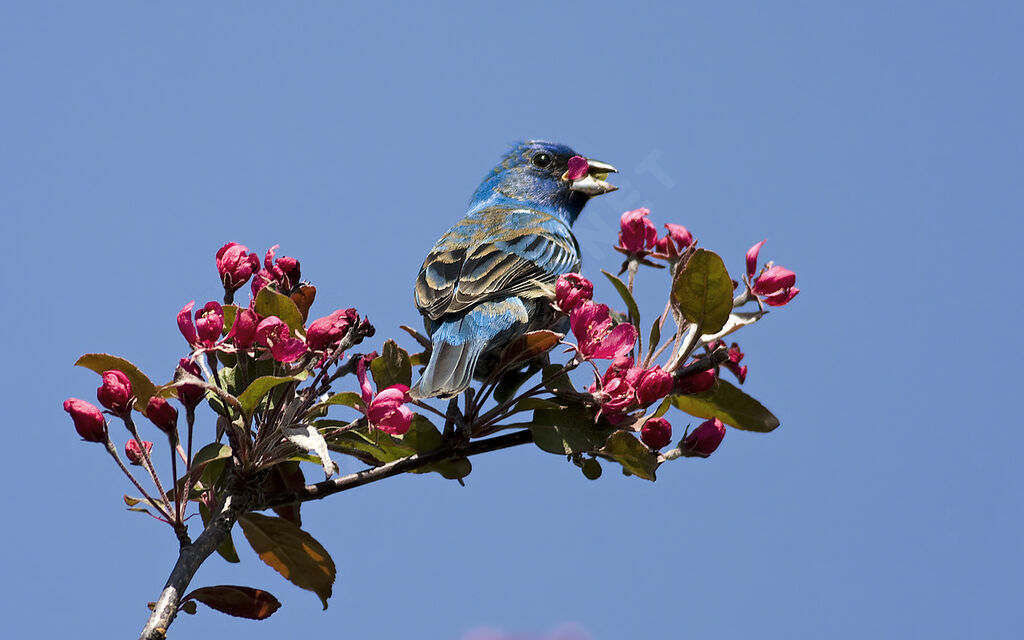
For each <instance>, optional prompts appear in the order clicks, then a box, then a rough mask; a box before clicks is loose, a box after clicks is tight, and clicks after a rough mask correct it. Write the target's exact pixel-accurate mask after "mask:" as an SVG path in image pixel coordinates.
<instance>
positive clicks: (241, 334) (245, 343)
mask: <svg viewBox="0 0 1024 640" xmlns="http://www.w3.org/2000/svg"><path fill="white" fill-rule="evenodd" d="M259 324H260V316H259V314H258V313H256V312H255V311H253V310H252V309H248V308H247V309H239V310H238V312H237V313H236V314H235V321H234V322H233V323H232V324H231V331H229V332H228V335H227V337H226V338H225V340H230V341H231V342H232V343H233V344H234V345H235V347H236V348H238V349H241V350H243V351H244V350H245V349H248V348H249V347H251V346H252V345H253V343H254V342H256V328H257V327H258V326H259Z"/></svg>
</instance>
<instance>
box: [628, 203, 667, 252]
mask: <svg viewBox="0 0 1024 640" xmlns="http://www.w3.org/2000/svg"><path fill="white" fill-rule="evenodd" d="M650 213H651V212H650V210H648V209H634V210H633V211H627V212H625V213H624V214H622V218H621V220H620V225H619V248H621V249H622V250H624V251H626V252H627V253H633V254H641V253H645V252H646V251H648V250H650V249H653V248H654V245H655V243H656V242H657V241H658V230H657V229H655V228H654V223H653V222H651V221H650V220H648V219H647V216H648V215H649V214H650Z"/></svg>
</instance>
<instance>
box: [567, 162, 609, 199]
mask: <svg viewBox="0 0 1024 640" xmlns="http://www.w3.org/2000/svg"><path fill="white" fill-rule="evenodd" d="M586 160H587V165H588V166H589V169H587V175H585V176H583V177H582V178H580V179H578V180H573V181H572V184H570V185H569V188H570V189H572V190H573V191H579V192H580V193H585V194H587V195H588V196H599V195H601V194H602V193H608V192H610V191H615V190H616V189H618V187H616V186H615V185H613V184H608V183H607V182H605V181H604V180H605V178H607V177H608V174H609V173H618V172H619V170H618V169H616V168H615V167H613V166H612V165H610V164H608V163H607V162H601V161H600V160H591V159H590V158H587V159H586Z"/></svg>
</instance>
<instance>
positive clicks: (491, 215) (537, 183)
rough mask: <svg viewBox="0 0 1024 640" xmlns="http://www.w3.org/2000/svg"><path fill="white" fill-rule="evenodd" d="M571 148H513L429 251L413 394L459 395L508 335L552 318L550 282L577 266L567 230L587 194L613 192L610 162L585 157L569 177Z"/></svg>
mask: <svg viewBox="0 0 1024 640" xmlns="http://www.w3.org/2000/svg"><path fill="white" fill-rule="evenodd" d="M575 155H577V154H576V152H575V151H573V150H572V149H570V148H569V147H567V146H565V145H562V144H556V143H553V142H544V141H540V140H532V141H528V142H522V143H520V144H517V145H516V146H514V147H513V148H512V150H511V151H509V152H508V153H507V154H506V155H505V156H504V157H503V158H502V160H501V163H500V164H499V165H498V166H496V167H495V168H494V170H493V171H491V172H490V173H489V174H488V175H487V177H486V178H485V179H484V181H483V182H482V183H481V184H480V186H479V187H478V188H477V190H476V192H475V193H474V194H473V198H472V199H471V200H470V203H469V210H468V211H467V212H466V216H465V217H464V218H463V219H462V220H460V221H459V222H457V223H455V226H453V227H452V228H451V229H449V230H448V232H447V233H445V234H444V235H443V236H441V239H440V240H438V241H437V243H436V244H435V245H434V248H433V249H432V250H431V251H430V254H429V255H427V258H426V260H424V261H423V267H422V268H421V269H420V273H419V276H418V277H417V279H416V307H417V308H418V309H419V311H420V313H421V314H423V316H424V322H425V324H426V327H427V331H428V332H429V333H430V339H431V343H432V350H431V355H430V361H429V362H428V363H427V366H426V368H425V369H424V371H423V375H422V376H421V377H420V380H419V382H417V383H416V385H415V386H413V388H412V389H411V390H410V394H411V395H412V396H413V397H416V398H430V397H445V398H446V397H452V396H455V395H458V394H459V393H462V392H463V391H465V390H466V389H467V388H468V387H469V385H470V382H471V380H472V378H473V377H474V376H475V377H478V378H482V377H485V376H486V375H488V373H490V371H489V368H490V367H492V366H493V365H494V363H495V361H496V358H497V356H498V355H500V352H501V350H502V349H503V347H505V346H506V345H507V344H508V343H509V342H510V341H512V340H513V339H515V338H516V337H518V336H520V335H522V334H523V333H526V332H527V331H535V330H537V329H544V328H550V327H551V326H552V324H553V323H554V322H556V318H555V316H554V315H553V314H552V313H551V312H550V305H549V304H548V300H549V299H550V298H551V297H552V296H553V293H552V292H553V289H554V284H555V281H556V280H557V279H558V276H560V275H562V274H564V273H571V272H578V271H579V270H580V248H579V244H578V243H577V242H576V238H575V236H573V234H572V231H571V230H570V227H571V225H572V224H573V223H574V222H575V221H576V218H577V217H579V215H580V212H581V211H582V210H583V206H584V205H585V204H586V203H587V201H588V200H590V198H591V197H593V196H596V195H600V194H602V193H608V192H609V191H614V190H615V189H616V187H615V186H613V185H610V184H608V183H607V182H605V181H604V178H605V177H606V176H607V174H608V173H612V172H615V167H613V166H611V165H610V164H606V163H604V162H599V161H597V160H591V159H589V158H588V159H587V163H588V165H589V169H588V171H587V173H586V174H585V175H583V176H582V177H579V178H577V179H575V180H570V179H569V177H570V176H569V175H568V166H569V159H570V158H572V157H573V156H575Z"/></svg>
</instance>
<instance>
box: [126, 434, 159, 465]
mask: <svg viewBox="0 0 1024 640" xmlns="http://www.w3.org/2000/svg"><path fill="white" fill-rule="evenodd" d="M142 446H143V447H146V456H148V455H149V454H150V453H152V451H153V443H152V442H149V441H148V440H143V441H142ZM124 456H125V457H126V458H128V462H129V463H130V464H133V465H135V466H137V467H141V466H142V461H143V460H144V459H145V457H144V456H143V455H142V449H141V448H140V447H139V443H138V442H137V441H136V440H134V439H132V440H129V441H128V442H126V443H125V445H124Z"/></svg>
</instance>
